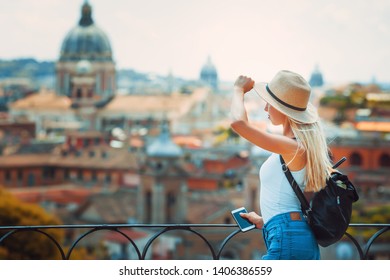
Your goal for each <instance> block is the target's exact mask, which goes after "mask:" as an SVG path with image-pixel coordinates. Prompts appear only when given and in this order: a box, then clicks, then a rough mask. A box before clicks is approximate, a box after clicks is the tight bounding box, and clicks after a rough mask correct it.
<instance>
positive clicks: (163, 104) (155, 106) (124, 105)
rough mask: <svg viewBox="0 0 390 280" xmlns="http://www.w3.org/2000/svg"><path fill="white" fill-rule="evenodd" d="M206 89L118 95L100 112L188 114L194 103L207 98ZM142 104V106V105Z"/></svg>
mask: <svg viewBox="0 0 390 280" xmlns="http://www.w3.org/2000/svg"><path fill="white" fill-rule="evenodd" d="M206 93H207V92H206V91H205V90H204V89H197V90H195V91H194V92H193V93H192V94H179V93H176V94H172V95H116V96H115V97H114V99H113V100H112V101H111V102H110V103H108V104H107V105H106V106H105V107H104V108H103V109H102V110H100V112H99V114H105V113H110V114H112V113H114V114H118V113H122V112H123V113H126V114H140V113H144V114H145V115H153V114H161V113H171V114H175V115H178V116H181V115H183V114H186V113H187V112H188V111H189V110H190V109H191V107H192V106H193V104H195V103H196V102H198V101H199V100H201V99H202V98H205V96H206ZM140 105H142V106H140Z"/></svg>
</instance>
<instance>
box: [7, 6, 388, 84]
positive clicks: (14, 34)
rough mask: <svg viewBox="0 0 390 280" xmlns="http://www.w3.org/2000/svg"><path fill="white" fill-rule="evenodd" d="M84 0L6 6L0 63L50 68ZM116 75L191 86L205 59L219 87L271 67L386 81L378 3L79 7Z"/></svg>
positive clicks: (336, 78)
mask: <svg viewBox="0 0 390 280" xmlns="http://www.w3.org/2000/svg"><path fill="white" fill-rule="evenodd" d="M84 2H85V1H84V0H69V1H66V2H64V1H59V0H51V1H49V0H39V1H27V0H19V1H6V0H1V3H2V4H3V5H2V6H4V7H2V9H1V10H0V28H2V32H1V34H2V35H3V36H2V37H3V42H4V43H3V44H1V45H0V59H16V58H22V57H32V58H35V59H38V60H57V59H58V57H59V53H60V48H61V44H62V41H63V40H64V38H65V36H66V34H67V33H68V32H69V31H70V30H71V29H72V28H73V27H74V26H76V25H77V23H78V21H79V19H80V9H81V5H82V4H83V3H84ZM88 2H89V3H90V4H91V6H92V15H93V19H94V21H95V23H96V25H97V26H98V27H100V28H101V29H102V30H103V31H104V32H105V33H106V34H107V36H108V37H109V39H110V42H111V46H112V49H113V57H114V61H115V62H116V66H117V68H118V69H123V68H132V69H135V70H138V71H143V72H155V73H158V74H168V73H169V72H172V74H173V75H175V76H180V77H184V78H189V79H197V78H198V77H199V72H200V69H201V67H202V66H203V65H204V64H205V63H206V60H207V57H208V56H210V57H211V59H212V61H213V63H214V65H215V66H216V68H217V71H218V74H219V77H220V79H221V80H224V81H226V80H233V79H234V78H235V77H236V76H237V75H240V74H246V75H249V76H252V77H253V78H254V79H255V80H256V81H267V80H268V79H270V78H272V76H273V75H274V74H275V72H277V71H278V70H279V69H290V70H293V71H296V72H299V73H301V74H302V75H303V76H305V77H306V78H309V76H310V74H311V72H312V71H313V70H314V69H315V67H316V66H318V67H319V70H320V71H321V72H322V73H323V75H324V79H325V82H328V83H329V82H330V83H338V82H369V81H371V80H373V79H375V80H376V81H378V82H390V73H389V72H388V71H387V64H388V63H389V62H390V53H389V51H388V49H389V47H390V28H389V27H390V19H389V18H388V17H386V15H387V14H388V12H389V11H390V3H389V2H387V1H375V2H373V3H370V2H369V1H350V0H341V1H333V0H332V1H326V2H325V1H324V2H322V1H316V2H315V3H313V1H308V0H299V1H285V0H279V1H272V2H265V1H254V0H247V1H220V0H214V1H205V0H200V1H177V0H166V1H156V0H150V1H143V2H140V1H124V0H116V1H111V2H109V1H103V0H89V1H88Z"/></svg>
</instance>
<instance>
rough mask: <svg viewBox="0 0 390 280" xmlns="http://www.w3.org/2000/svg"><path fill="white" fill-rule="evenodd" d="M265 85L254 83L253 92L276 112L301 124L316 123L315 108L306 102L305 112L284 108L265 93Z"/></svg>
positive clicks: (316, 114)
mask: <svg viewBox="0 0 390 280" xmlns="http://www.w3.org/2000/svg"><path fill="white" fill-rule="evenodd" d="M266 85H267V83H256V84H255V85H254V87H253V89H254V90H255V92H256V93H257V94H258V95H259V96H260V97H261V98H262V99H263V100H264V101H265V102H267V103H268V104H270V105H271V106H272V107H274V108H275V109H276V110H278V111H279V112H281V113H282V114H285V115H286V116H288V117H290V118H291V119H293V120H295V121H298V122H301V123H307V124H310V123H315V122H316V121H318V113H317V109H316V107H315V106H314V105H313V104H312V103H311V102H308V104H307V107H306V110H305V111H297V110H294V109H291V108H289V107H286V106H285V105H283V104H281V103H279V102H278V101H276V100H275V99H274V98H273V97H272V96H271V95H270V94H269V93H268V91H267V89H266Z"/></svg>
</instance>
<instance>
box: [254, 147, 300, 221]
mask: <svg viewBox="0 0 390 280" xmlns="http://www.w3.org/2000/svg"><path fill="white" fill-rule="evenodd" d="M305 172H306V167H304V168H303V169H301V170H299V171H291V174H292V175H293V177H294V179H295V181H296V182H297V183H298V185H299V186H300V188H301V190H302V191H303V190H304V188H305V184H304V182H305ZM259 176H260V211H261V215H262V217H263V219H264V223H266V222H268V221H269V220H270V219H271V218H272V217H273V216H275V215H278V214H282V213H286V212H292V211H300V210H301V206H300V202H299V200H298V198H297V196H296V195H295V193H294V191H293V189H292V187H291V185H290V183H289V182H288V180H287V178H286V175H285V174H284V173H283V170H282V164H281V163H280V159H279V155H278V154H272V155H271V156H270V157H269V158H268V159H267V160H266V161H265V162H264V163H263V165H262V166H261V168H260V172H259Z"/></svg>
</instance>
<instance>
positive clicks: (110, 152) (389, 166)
mask: <svg viewBox="0 0 390 280" xmlns="http://www.w3.org/2000/svg"><path fill="white" fill-rule="evenodd" d="M79 8H80V7H75V9H79ZM113 51H114V50H112V49H111V45H110V41H109V40H108V37H107V36H106V34H105V33H104V32H103V31H102V30H101V29H100V28H98V27H97V26H96V25H95V23H94V19H93V14H92V7H91V5H90V4H89V3H88V2H85V3H84V4H83V5H82V7H81V15H80V21H79V22H78V23H76V25H75V27H74V28H73V29H71V30H70V31H69V33H68V34H64V40H63V43H62V47H61V53H60V55H59V59H58V60H57V61H44V62H41V61H37V60H35V59H34V58H21V59H17V60H0V191H2V195H0V209H3V208H4V207H11V206H10V205H11V204H7V203H6V202H5V201H4V199H5V198H6V197H8V196H6V195H5V192H7V193H9V194H10V195H12V196H13V197H15V198H17V199H18V200H17V201H21V203H29V204H31V203H32V204H34V205H37V206H39V207H41V208H43V209H45V211H46V212H47V213H48V214H49V215H52V216H54V217H55V219H56V221H57V222H58V223H60V224H110V223H117V224H122V223H139V224H163V223H177V224H179V223H193V224H202V223H204V224H233V223H234V221H233V219H232V217H231V214H230V211H231V210H232V209H234V208H238V207H241V206H245V207H246V208H247V209H248V210H250V211H257V212H259V179H258V170H259V167H260V166H261V164H262V163H263V161H264V160H265V159H266V158H267V157H268V155H269V153H268V152H267V151H264V150H261V149H259V148H257V147H254V146H252V145H251V144H250V143H248V142H246V141H245V140H242V139H240V138H239V137H238V136H237V135H236V134H235V133H234V132H233V131H232V130H231V129H230V126H229V109H230V99H231V95H232V89H233V87H232V84H233V81H227V82H224V81H221V80H220V79H219V77H218V70H217V69H218V65H214V64H213V61H212V57H205V60H204V66H203V67H202V68H201V69H199V79H196V80H188V79H182V78H180V77H175V76H174V75H173V74H172V73H166V74H165V75H164V74H156V73H141V72H138V71H136V70H133V69H116V66H115V62H114V61H113V58H112V53H113ZM306 78H307V79H308V80H309V81H310V84H311V86H312V88H313V92H314V96H313V100H312V102H313V103H315V105H317V106H318V108H319V113H320V116H321V117H322V119H323V121H324V125H325V128H326V133H327V137H328V140H329V145H330V149H331V152H332V156H333V158H334V159H335V160H338V159H340V158H341V157H343V156H345V157H347V159H348V160H347V161H346V163H344V164H343V165H342V166H341V167H340V170H341V171H343V172H345V173H347V174H348V176H349V177H350V179H351V180H352V182H353V183H354V185H355V186H356V187H357V189H358V193H359V196H360V200H359V202H358V203H356V204H354V212H353V222H354V223H389V222H390V205H389V199H390V183H389V182H390V175H389V174H390V172H389V171H390V87H389V85H388V84H379V83H376V82H375V81H372V83H369V84H367V83H366V84H363V83H357V82H353V83H349V84H339V85H329V84H328V83H327V82H326V75H323V74H322V73H321V71H320V68H319V66H316V65H313V72H312V73H311V75H310V76H309V77H306ZM246 102H247V108H248V113H249V117H250V118H251V119H252V120H253V121H254V122H255V123H256V124H257V125H258V126H259V127H262V128H264V129H268V130H275V131H276V132H277V129H278V128H275V127H272V126H270V124H269V121H268V119H267V116H266V114H265V112H264V110H263V108H264V104H263V103H262V101H261V100H260V98H258V97H257V96H256V95H255V94H251V93H249V94H248V95H247V99H246ZM260 187H261V186H260ZM2 197H3V201H2ZM14 207H16V206H14ZM6 213H8V212H6ZM7 215H8V214H7ZM9 215H10V216H12V214H9ZM25 215H27V216H28V214H26V213H25ZM50 221H52V220H50ZM27 222H30V223H36V224H43V223H45V220H44V219H42V220H40V219H38V218H33V217H30V218H29V219H26V218H25V217H22V216H21V217H13V218H10V217H8V216H5V214H4V213H3V214H1V215H0V225H18V224H19V225H26V223H27ZM46 222H47V220H46ZM357 234H358V235H360V237H359V238H360V239H359V240H362V241H364V240H365V241H367V240H366V239H365V238H366V237H365V234H364V232H361V233H359V232H357ZM151 235H152V232H150V231H149V230H147V229H144V230H138V229H137V230H132V233H131V236H132V237H133V238H134V239H135V240H136V241H137V242H139V243H141V244H142V243H145V242H146V241H145V240H147V239H148V238H150V236H151ZM68 237H69V236H68V235H67V233H65V234H64V237H63V238H64V242H66V239H67V238H68ZM210 238H211V239H212V240H218V239H219V238H220V235H219V234H218V233H216V234H213V235H212V236H211V237H210ZM240 239H242V242H241V241H240V242H239V244H236V245H232V246H230V247H229V248H228V249H227V250H226V251H225V255H224V256H223V257H224V258H226V259H235V258H238V259H253V258H260V257H261V254H262V253H264V252H265V248H264V244H263V242H262V238H261V232H257V231H256V232H255V231H252V232H250V233H248V234H246V235H243V236H242V237H240ZM124 244H126V243H125V240H123V239H122V238H121V236H120V235H115V234H112V233H109V234H103V233H102V234H100V235H99V234H96V235H94V237H91V238H89V240H88V242H86V243H85V244H83V246H85V248H87V249H86V250H87V253H85V254H86V255H87V256H88V258H103V257H104V258H107V259H121V258H128V257H130V256H129V254H130V253H128V252H127V251H126V250H123V246H124ZM204 250H205V249H204V248H203V247H202V246H200V245H199V241H197V240H194V239H193V237H190V236H187V235H183V234H181V233H171V234H169V235H166V236H164V238H162V239H161V240H160V242H157V243H156V246H155V248H153V253H152V256H150V257H151V258H156V259H169V258H185V257H186V258H189V259H192V258H193V259H202V258H204V257H203V255H204V254H205V253H204ZM206 250H207V248H206ZM188 251H191V255H189V253H188ZM2 254H3V255H2ZM7 256H8V255H7V253H6V252H5V253H4V252H2V251H1V250H0V258H7ZM323 257H324V258H328V259H340V258H350V259H353V258H356V254H355V252H354V251H353V249H351V247H350V246H346V245H345V244H343V242H339V243H338V244H336V245H334V246H332V247H331V248H329V249H326V250H324V252H323ZM370 257H371V258H376V259H379V258H385V259H390V236H389V234H388V233H387V235H384V236H383V237H381V239H380V240H378V242H377V243H376V247H375V248H373V250H372V256H370Z"/></svg>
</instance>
